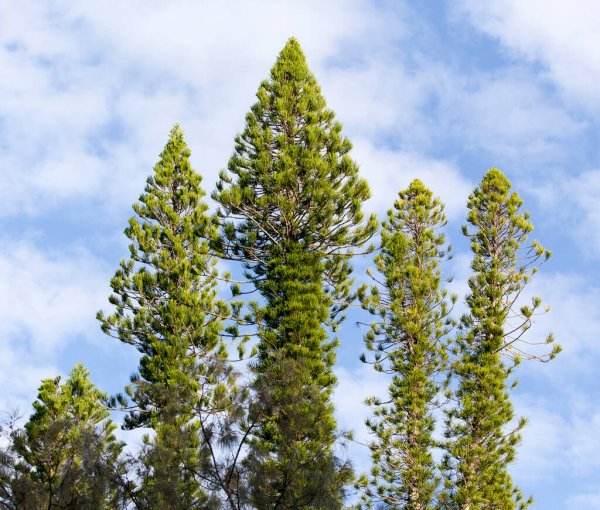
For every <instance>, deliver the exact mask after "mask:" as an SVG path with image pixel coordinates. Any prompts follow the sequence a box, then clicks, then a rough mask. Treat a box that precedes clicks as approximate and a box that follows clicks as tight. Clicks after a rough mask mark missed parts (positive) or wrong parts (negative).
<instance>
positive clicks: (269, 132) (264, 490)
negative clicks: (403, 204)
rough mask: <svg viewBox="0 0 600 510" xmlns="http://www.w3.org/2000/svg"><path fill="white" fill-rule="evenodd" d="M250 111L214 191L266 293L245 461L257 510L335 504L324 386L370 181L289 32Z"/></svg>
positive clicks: (365, 228)
mask: <svg viewBox="0 0 600 510" xmlns="http://www.w3.org/2000/svg"><path fill="white" fill-rule="evenodd" d="M257 97H258V102H257V103H255V104H254V106H252V108H251V110H250V112H249V113H248V115H247V116H246V127H245V129H244V131H243V133H242V134H241V135H239V136H238V137H237V138H236V144H235V151H234V154H233V156H232V157H231V159H230V161H229V165H228V169H229V172H222V173H221V176H220V181H219V183H218V185H217V191H216V192H215V194H214V198H215V199H216V200H217V201H218V202H220V204H221V205H222V210H221V214H222V215H224V216H226V217H227V218H228V220H229V222H228V223H225V225H224V229H223V234H224V235H223V240H222V245H221V248H222V250H223V253H224V254H225V256H226V257H228V258H230V259H233V260H239V261H242V262H243V264H244V267H245V270H246V273H247V276H248V277H249V278H250V279H251V280H252V281H253V283H254V286H255V288H256V289H257V290H258V291H259V292H260V295H261V297H262V298H263V303H264V307H262V308H261V307H258V306H256V307H255V317H254V320H255V321H256V323H257V324H258V336H259V342H258V356H257V360H256V362H255V363H254V365H253V371H254V374H255V376H256V378H255V383H254V389H255V394H256V405H255V407H254V409H253V413H252V419H254V420H258V422H259V425H258V427H257V432H256V434H254V436H253V440H252V442H251V448H250V452H249V456H248V458H247V462H246V465H247V466H248V468H249V470H250V474H249V477H250V478H249V482H250V487H251V491H252V504H253V505H254V506H255V507H256V508H261V509H265V508H278V509H279V508H282V509H283V508H294V509H300V508H323V509H324V508H340V507H341V505H342V502H341V501H342V497H343V488H344V486H345V485H346V484H347V483H348V481H349V480H350V478H351V470H350V469H349V467H348V466H347V465H346V464H343V463H341V462H340V461H339V460H338V459H337V458H336V456H335V455H334V452H333V449H334V443H335V440H336V437H337V435H338V433H337V431H336V423H335V419H334V417H333V406H332V403H331V394H332V391H333V388H334V385H335V383H336V379H335V376H334V374H333V370H332V366H333V363H334V359H335V347H336V345H337V339H333V338H330V336H329V334H328V331H327V329H326V326H332V327H334V328H335V326H336V325H337V324H338V323H339V321H340V320H341V319H342V315H341V313H340V312H341V311H342V310H343V309H344V308H345V307H346V302H347V301H348V298H349V296H350V285H351V282H350V279H349V276H350V273H351V267H350V264H349V262H348V260H349V257H350V256H351V255H352V253H353V251H354V250H355V248H356V247H358V246H361V245H363V244H364V243H365V242H366V241H367V240H368V238H369V237H370V236H371V235H372V234H373V232H374V230H375V228H376V224H375V219H374V218H372V219H371V221H369V222H367V223H366V224H365V223H363V215H362V212H361V205H362V203H363V202H364V201H365V200H366V199H367V198H368V197H369V189H368V186H367V184H366V182H365V181H364V180H362V179H360V177H359V176H358V167H357V165H356V164H355V163H354V162H353V161H352V160H351V159H350V156H349V154H348V153H349V151H350V149H351V144H350V142H349V141H348V139H346V138H345V137H343V136H342V135H341V125H340V124H339V123H338V122H336V121H335V119H334V113H333V112H332V111H331V110H328V109H327V108H326V105H325V100H324V98H323V96H322V95H321V91H320V88H319V86H318V84H317V82H316V80H315V78H314V76H313V75H312V74H311V73H310V71H309V69H308V67H307V65H306V61H305V58H304V55H303V53H302V50H301V48H300V45H299V44H298V42H297V41H296V40H295V39H290V40H289V41H288V42H287V44H286V45H285V47H284V48H283V50H282V51H281V53H280V55H279V57H278V59H277V61H276V63H275V65H274V67H273V68H272V70H271V74H270V79H269V80H267V81H264V82H263V83H261V85H260V87H259V90H258V93H257Z"/></svg>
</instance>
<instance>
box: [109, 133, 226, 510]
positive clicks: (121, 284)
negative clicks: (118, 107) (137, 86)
mask: <svg viewBox="0 0 600 510" xmlns="http://www.w3.org/2000/svg"><path fill="white" fill-rule="evenodd" d="M189 157H190V150H189V148H188V147H187V145H186V143H185V141H184V138H183V132H182V130H181V129H180V127H179V126H175V127H174V128H173V129H172V131H171V133H170V136H169V141H168V143H167V144H166V146H165V149H164V150H163V152H162V153H161V155H160V160H159V162H158V163H157V164H156V166H155V167H154V174H153V175H152V176H151V177H149V178H148V180H147V184H146V189H145V192H144V193H143V194H142V195H141V196H140V199H139V202H137V203H136V204H134V206H133V209H134V211H135V213H136V216H135V217H133V218H131V219H130V221H129V227H128V228H127V229H126V230H125V235H126V236H127V237H128V238H129V239H130V241H131V244H130V245H129V250H130V258H129V259H128V260H123V261H122V262H121V264H120V268H119V270H118V271H117V272H116V274H115V276H114V278H113V279H112V280H111V287H112V289H113V292H114V294H113V295H112V296H111V297H110V302H111V303H112V304H113V305H114V306H115V307H116V311H115V313H114V314H112V315H110V316H108V317H106V316H105V315H104V314H103V313H102V312H99V313H98V319H99V320H100V321H101V323H102V329H103V331H104V332H105V333H107V334H109V335H111V336H114V337H116V338H118V339H119V340H121V341H122V342H124V343H127V344H131V345H134V346H135V347H136V348H137V349H138V350H139V351H140V352H141V353H142V358H141V360H140V366H139V375H135V376H134V377H133V378H132V383H131V385H129V386H128V388H127V392H128V394H129V396H130V397H131V398H132V400H133V402H134V403H135V407H134V409H132V412H131V413H130V414H129V415H128V416H127V417H126V420H125V426H126V427H127V428H135V427H140V426H149V427H152V428H153V429H154V430H155V431H156V437H155V438H154V439H150V438H149V437H147V438H146V443H147V447H146V448H145V450H144V452H143V464H144V469H145V471H143V473H141V474H140V475H139V477H138V478H139V479H141V480H142V487H141V490H140V493H139V494H138V506H140V507H142V508H161V509H168V508H200V507H202V508H205V507H206V506H205V505H207V504H208V503H207V501H208V497H209V496H208V495H207V494H206V492H205V491H204V490H203V489H202V487H201V483H200V479H202V478H203V477H206V469H207V468H206V463H207V457H208V455H209V452H208V451H207V449H208V447H209V446H210V445H207V444H206V441H201V439H200V437H201V435H202V436H203V438H204V439H205V440H208V438H209V436H210V435H211V434H210V433H208V432H207V430H206V427H208V426H209V425H210V417H211V416H212V415H213V414H214V413H216V412H217V411H219V410H222V409H224V408H225V407H226V406H227V399H228V395H229V390H230V387H231V384H232V383H233V381H232V373H231V371H230V370H229V369H228V368H227V365H226V363H225V362H226V357H227V353H226V350H225V346H224V345H223V342H222V338H221V335H220V333H221V330H222V317H224V316H226V314H227V307H226V306H225V304H224V303H223V302H222V301H219V300H217V299H216V278H217V276H218V275H217V272H216V269H215V259H214V257H212V256H211V254H210V252H209V240H210V239H211V238H212V237H213V235H214V233H215V232H216V224H215V221H214V220H213V219H212V218H211V217H210V216H209V215H208V214H207V205H206V204H205V203H204V202H203V201H202V197H203V196H204V192H203V190H202V188H201V187H200V182H201V177H200V175H198V174H197V173H196V172H195V171H194V170H193V169H192V167H191V165H190V161H189ZM121 405H124V402H121ZM207 420H208V421H207Z"/></svg>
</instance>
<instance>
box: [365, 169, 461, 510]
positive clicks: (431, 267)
mask: <svg viewBox="0 0 600 510" xmlns="http://www.w3.org/2000/svg"><path fill="white" fill-rule="evenodd" d="M445 224H446V218H445V216H444V213H443V206H442V204H441V203H440V201H439V200H438V199H436V198H433V195H432V193H431V191H430V190H428V189H427V188H426V187H425V186H424V185H423V183H422V182H421V181H419V180H414V181H413V182H412V183H411V184H410V186H409V187H408V188H407V189H406V190H404V191H401V192H400V194H399V198H398V200H397V201H396V202H395V204H394V209H393V210H390V211H389V212H388V215H387V221H386V222H384V223H383V230H382V233H381V252H380V253H379V254H378V255H377V256H376V257H375V263H376V266H377V269H378V272H379V273H380V275H381V280H379V277H373V279H374V280H375V282H376V285H374V286H373V287H372V288H371V291H370V293H368V294H362V295H361V302H362V306H363V308H365V309H367V310H369V311H370V312H371V313H372V314H374V315H376V316H377V318H378V320H377V321H376V322H373V323H372V324H371V331H370V332H369V333H368V334H367V336H366V337H365V341H366V346H367V348H368V349H369V350H370V351H372V352H373V353H374V359H373V361H372V362H373V364H374V368H375V369H376V370H377V371H379V372H383V373H385V374H388V375H389V376H391V378H392V380H391V384H390V386H389V391H388V395H387V398H386V399H384V401H381V400H380V399H377V398H375V397H372V398H370V399H368V400H367V402H368V403H369V404H370V405H371V406H372V407H373V409H374V413H375V419H374V420H368V421H367V426H368V428H369V429H370V431H371V432H372V433H373V434H374V436H375V440H374V441H373V442H372V443H371V444H370V448H371V455H372V459H373V463H374V467H373V469H372V473H371V476H370V477H369V479H368V480H366V479H365V480H363V484H364V485H366V490H365V494H364V497H363V503H364V504H365V506H366V507H368V508H372V507H378V506H379V505H381V504H383V505H384V506H385V508H405V509H408V510H424V509H427V508H432V502H433V500H434V496H435V492H436V489H437V487H438V484H439V477H438V475H437V466H436V463H435V461H434V459H433V455H432V449H433V447H434V446H435V441H434V439H433V431H434V427H435V423H434V417H433V411H434V409H435V407H436V406H437V405H438V404H437V403H436V396H437V395H438V393H439V391H440V389H441V385H440V382H439V376H440V374H441V373H442V371H443V369H444V368H445V361H446V359H447V356H446V351H445V347H446V346H445V345H444V344H443V338H444V336H445V335H446V334H447V333H448V329H449V325H450V322H449V320H448V314H449V308H448V305H447V302H446V299H445V298H446V291H444V290H443V289H442V288H441V276H440V269H439V265H440V260H441V259H443V258H445V257H446V255H447V252H445V251H444V250H443V248H442V246H443V244H444V236H443V235H442V234H440V233H439V232H438V230H439V229H440V228H441V227H442V226H444V225H445ZM363 361H365V357H364V356H363Z"/></svg>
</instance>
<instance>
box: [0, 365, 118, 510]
mask: <svg viewBox="0 0 600 510" xmlns="http://www.w3.org/2000/svg"><path fill="white" fill-rule="evenodd" d="M106 399H107V396H106V395H104V394H103V393H101V392H100V391H99V390H98V389H96V388H95V387H94V385H93V384H92V383H91V382H90V380H89V373H88V371H87V369H86V368H85V367H84V366H83V365H76V366H75V368H73V370H72V371H71V373H70V374H69V377H68V378H67V380H66V381H65V382H64V384H61V378H60V377H56V378H55V379H46V380H44V381H42V384H41V386H40V388H39V394H38V400H37V401H36V402H34V404H33V408H34V413H33V414H32V416H31V417H30V418H29V420H28V421H27V423H26V424H25V427H24V428H23V429H16V430H15V431H14V432H13V433H12V435H11V440H12V443H11V445H10V447H9V449H8V451H5V452H3V453H4V454H3V459H2V463H3V470H2V471H3V477H2V478H3V483H2V484H1V485H2V488H1V489H0V504H1V505H2V506H3V507H4V508H11V509H12V508H14V509H19V510H38V509H40V508H47V509H59V508H60V509H71V510H98V509H106V510H109V509H111V510H112V509H115V508H122V507H123V506H122V504H123V501H124V500H123V499H122V498H121V492H120V489H119V487H120V475H121V473H120V462H119V460H118V458H119V454H120V452H121V449H122V447H123V444H122V443H120V442H118V441H117V440H116V439H115V437H114V435H113V431H114V430H115V428H116V427H115V425H114V423H113V422H112V421H111V420H110V419H109V413H108V411H107V410H106V407H105V405H104V402H105V401H106ZM9 463H10V465H9ZM123 508H124V507H123Z"/></svg>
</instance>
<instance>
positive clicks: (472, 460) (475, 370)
mask: <svg viewBox="0 0 600 510" xmlns="http://www.w3.org/2000/svg"><path fill="white" fill-rule="evenodd" d="M510 188H511V184H510V182H509V180H508V179H507V178H506V177H505V176H504V174H502V172H501V171H500V170H498V169H497V168H492V169H491V170H490V171H489V172H487V174H486V175H485V176H484V178H483V180H482V181H481V184H480V185H479V187H478V188H476V189H475V191H474V192H473V193H472V194H471V196H470V197H469V201H468V209H469V214H468V223H469V224H470V226H471V228H469V227H467V226H465V227H464V229H463V230H464V233H465V235H466V236H467V238H468V239H469V240H470V242H471V250H472V251H473V254H474V258H473V262H472V269H473V276H472V277H471V278H470V279H469V288H470V291H471V292H470V294H469V296H468V297H467V305H468V308H469V313H468V314H466V315H465V316H464V317H463V318H462V321H461V322H462V325H461V327H462V330H463V331H462V334H461V335H459V338H458V341H457V349H456V354H457V357H456V360H455V362H454V364H453V366H452V371H453V373H454V375H455V376H456V378H457V380H458V388H457V390H456V394H455V398H456V401H457V402H456V407H455V408H452V409H450V410H448V412H447V417H448V418H447V430H446V435H447V437H448V442H447V445H446V448H447V455H446V458H445V461H444V467H445V471H446V475H447V477H446V490H445V492H444V494H443V497H442V502H441V506H442V508H448V509H461V510H474V509H476V508H477V509H495V510H496V509H503V510H504V509H505V510H509V509H516V508H518V509H523V508H526V507H527V506H528V505H529V504H530V503H531V498H530V499H528V500H524V498H523V496H522V494H521V492H520V491H519V489H518V488H517V487H516V486H515V485H514V484H513V481H512V479H511V477H510V474H509V472H508V467H509V465H510V464H511V463H512V462H513V461H514V459H515V455H516V447H517V444H518V443H519V440H520V435H519V431H520V430H521V429H522V427H523V426H524V425H525V420H524V419H521V420H520V421H518V423H517V424H516V425H513V424H512V422H513V418H514V413H513V407H512V404H511V402H510V398H509V394H508V390H507V378H508V377H509V375H510V374H511V372H512V370H513V368H514V367H515V366H516V365H517V364H518V363H519V362H520V360H521V359H523V358H528V359H538V360H541V361H547V360H549V359H551V358H553V357H554V356H555V355H556V354H557V353H558V352H559V350H560V348H559V347H558V346H555V347H554V348H553V349H552V350H551V351H550V352H546V353H545V354H535V353H533V352H528V351H527V350H525V348H524V345H530V344H531V342H527V344H523V342H521V339H522V335H523V334H524V333H525V332H526V331H527V329H529V327H530V326H531V324H532V319H533V316H534V313H535V312H536V310H538V309H539V307H540V305H541V300H540V299H539V298H534V299H533V301H532V304H531V306H527V305H524V306H521V307H520V308H519V305H518V303H517V299H518V297H519V295H520V294H521V292H522V291H523V289H524V287H525V286H526V285H527V283H528V282H529V281H530V278H531V276H532V275H533V274H535V273H536V271H537V269H538V266H539V263H540V262H541V261H544V260H547V259H548V258H549V257H550V252H549V251H548V250H546V249H544V248H543V247H542V246H541V245H540V244H539V243H538V242H535V241H534V242H532V243H528V242H527V238H528V236H529V234H530V233H531V231H532V230H533V225H532V224H531V222H530V221H529V215H528V214H527V213H522V212H520V207H521V205H522V201H521V199H520V198H519V196H518V195H517V194H516V193H514V192H511V191H510ZM552 341H553V338H552V336H551V335H550V336H549V337H548V338H547V340H546V341H544V342H541V343H544V344H549V343H551V342H552Z"/></svg>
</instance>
